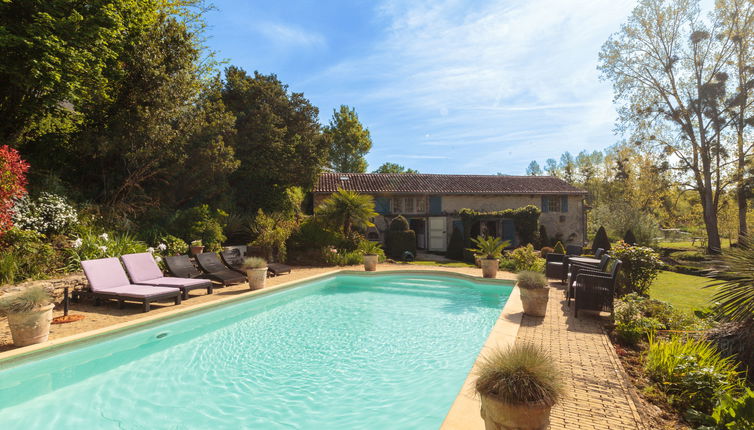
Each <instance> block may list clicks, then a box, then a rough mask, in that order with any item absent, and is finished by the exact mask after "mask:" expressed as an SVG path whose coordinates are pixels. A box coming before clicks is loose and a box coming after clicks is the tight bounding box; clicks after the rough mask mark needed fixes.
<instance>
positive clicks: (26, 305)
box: [0, 285, 52, 315]
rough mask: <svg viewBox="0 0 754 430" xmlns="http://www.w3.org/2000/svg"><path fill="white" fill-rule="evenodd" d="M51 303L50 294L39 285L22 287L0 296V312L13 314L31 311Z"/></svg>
mask: <svg viewBox="0 0 754 430" xmlns="http://www.w3.org/2000/svg"><path fill="white" fill-rule="evenodd" d="M51 303H52V296H50V293H49V292H48V291H47V289H45V288H44V287H43V286H41V285H36V286H32V287H28V288H24V289H23V290H21V291H18V292H13V293H8V294H6V295H4V296H2V297H0V313H2V314H6V315H7V314H15V313H24V312H31V311H33V310H36V309H39V308H41V307H44V306H47V305H49V304H51Z"/></svg>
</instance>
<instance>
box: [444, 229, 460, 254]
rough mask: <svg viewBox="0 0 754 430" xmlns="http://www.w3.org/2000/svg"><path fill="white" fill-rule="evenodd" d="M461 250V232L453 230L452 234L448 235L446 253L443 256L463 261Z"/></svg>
mask: <svg viewBox="0 0 754 430" xmlns="http://www.w3.org/2000/svg"><path fill="white" fill-rule="evenodd" d="M463 249H464V244H463V232H462V231H461V230H459V229H457V228H454V229H453V233H452V234H451V235H450V242H449V243H448V251H447V252H446V253H445V256H446V257H448V258H452V259H453V260H463Z"/></svg>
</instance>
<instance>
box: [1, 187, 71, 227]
mask: <svg viewBox="0 0 754 430" xmlns="http://www.w3.org/2000/svg"><path fill="white" fill-rule="evenodd" d="M77 221H78V213H77V212H76V209H74V208H73V206H71V205H70V204H68V201H67V200H66V198H65V197H63V196H59V195H56V194H51V193H42V194H40V195H39V197H38V198H36V199H32V198H31V197H29V196H28V195H25V196H23V197H22V198H20V199H19V200H18V201H16V204H15V206H14V207H13V223H14V224H15V225H17V226H18V228H21V229H24V230H34V231H36V232H39V233H44V234H51V233H62V232H64V231H65V230H66V229H68V228H69V227H71V226H72V225H74V224H75V223H76V222H77Z"/></svg>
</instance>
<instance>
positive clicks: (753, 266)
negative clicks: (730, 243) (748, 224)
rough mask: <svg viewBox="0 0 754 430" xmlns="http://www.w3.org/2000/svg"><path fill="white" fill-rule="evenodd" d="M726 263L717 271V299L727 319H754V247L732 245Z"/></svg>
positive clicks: (744, 320)
mask: <svg viewBox="0 0 754 430" xmlns="http://www.w3.org/2000/svg"><path fill="white" fill-rule="evenodd" d="M722 262H723V264H724V266H723V267H722V268H721V269H720V270H718V271H716V272H713V276H714V278H715V279H717V282H715V283H713V284H711V285H710V287H716V288H717V291H716V292H715V295H714V296H713V302H716V303H717V310H718V312H719V317H720V318H721V319H723V320H726V321H739V322H744V323H748V322H752V321H754V247H748V248H731V249H730V250H729V251H728V252H726V253H725V254H724V255H723V258H722Z"/></svg>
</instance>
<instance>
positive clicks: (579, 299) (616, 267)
mask: <svg viewBox="0 0 754 430" xmlns="http://www.w3.org/2000/svg"><path fill="white" fill-rule="evenodd" d="M622 264H623V263H622V262H621V261H620V260H615V262H614V263H613V267H612V268H611V270H610V273H604V272H603V273H600V272H586V271H585V272H581V273H579V274H578V275H577V276H576V283H575V284H574V291H573V293H574V306H573V315H574V316H575V317H576V318H578V317H579V310H590V311H604V312H610V313H612V312H613V298H614V297H615V281H616V279H617V276H618V272H619V271H620V267H621V265H622Z"/></svg>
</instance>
